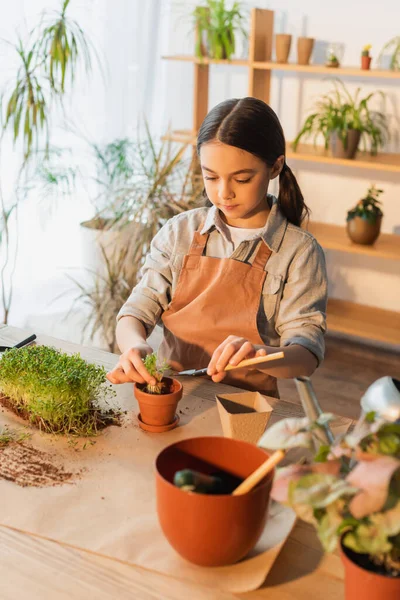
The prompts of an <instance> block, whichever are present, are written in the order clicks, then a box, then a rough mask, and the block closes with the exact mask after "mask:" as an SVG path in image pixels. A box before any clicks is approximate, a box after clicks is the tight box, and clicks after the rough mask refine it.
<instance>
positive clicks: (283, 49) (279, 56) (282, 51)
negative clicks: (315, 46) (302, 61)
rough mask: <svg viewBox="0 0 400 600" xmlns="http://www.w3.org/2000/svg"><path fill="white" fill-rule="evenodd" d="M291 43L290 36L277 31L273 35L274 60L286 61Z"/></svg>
mask: <svg viewBox="0 0 400 600" xmlns="http://www.w3.org/2000/svg"><path fill="white" fill-rule="evenodd" d="M291 44H292V36H291V35H289V34H288V33H278V34H277V35H276V36H275V53H276V62H278V63H287V61H288V58H289V52H290V46H291Z"/></svg>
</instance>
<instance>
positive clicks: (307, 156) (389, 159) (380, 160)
mask: <svg viewBox="0 0 400 600" xmlns="http://www.w3.org/2000/svg"><path fill="white" fill-rule="evenodd" d="M286 156H287V158H291V159H294V160H302V161H306V162H319V163H324V164H330V165H341V166H344V167H356V168H359V169H369V170H371V169H374V170H376V171H389V172H391V173H400V154H395V153H391V152H378V154H377V155H376V156H372V155H371V154H370V153H369V152H357V154H356V157H355V158H353V159H348V158H334V157H333V156H332V155H331V153H330V151H329V150H325V148H324V147H323V146H313V145H312V144H299V145H298V146H297V150H296V152H294V151H293V148H292V145H291V144H289V143H288V144H287V150H286Z"/></svg>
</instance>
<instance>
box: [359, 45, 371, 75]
mask: <svg viewBox="0 0 400 600" xmlns="http://www.w3.org/2000/svg"><path fill="white" fill-rule="evenodd" d="M371 48H372V46H371V44H367V45H366V46H364V48H363V49H362V52H361V68H362V69H364V70H368V69H369V68H370V66H371V60H372V57H371V55H370V53H369V51H370V50H371Z"/></svg>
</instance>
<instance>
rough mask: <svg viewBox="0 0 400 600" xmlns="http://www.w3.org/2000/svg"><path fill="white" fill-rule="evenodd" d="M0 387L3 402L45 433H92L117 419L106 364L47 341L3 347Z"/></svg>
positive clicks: (0, 398)
mask: <svg viewBox="0 0 400 600" xmlns="http://www.w3.org/2000/svg"><path fill="white" fill-rule="evenodd" d="M0 392H1V393H0V402H1V403H2V404H3V405H4V406H6V407H7V408H9V409H11V410H13V411H14V412H15V413H16V414H18V415H19V416H21V417H23V418H25V419H27V420H28V421H29V422H30V423H31V424H32V425H35V426H36V427H38V428H39V429H41V430H42V431H45V432H48V433H63V434H71V435H85V436H86V435H94V434H96V432H97V431H98V430H99V429H101V428H103V427H105V426H106V425H110V424H113V423H117V422H118V418H119V411H118V410H115V409H111V408H110V407H109V405H108V402H109V400H110V399H111V398H112V397H114V396H115V392H114V390H113V389H112V387H111V386H110V385H107V381H106V370H105V369H104V367H98V366H97V365H93V364H89V363H87V362H86V361H85V360H84V359H83V358H81V356H80V355H79V354H73V355H69V354H66V353H64V352H60V351H58V350H56V349H55V348H51V347H48V346H32V347H29V348H19V349H16V348H12V349H10V350H7V351H6V352H4V354H3V356H2V358H1V369H0Z"/></svg>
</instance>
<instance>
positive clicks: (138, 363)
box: [107, 343, 156, 385]
mask: <svg viewBox="0 0 400 600" xmlns="http://www.w3.org/2000/svg"><path fill="white" fill-rule="evenodd" d="M152 352H153V349H152V348H151V347H150V346H149V345H148V344H146V343H143V344H137V345H136V346H134V347H133V348H129V350H127V351H126V352H123V353H122V354H121V356H120V357H119V361H118V363H117V364H116V366H115V367H114V369H113V370H112V371H110V372H109V373H107V379H108V381H111V383H129V382H135V383H149V384H150V385H155V383H156V381H155V379H154V377H152V376H151V375H150V373H149V372H148V370H147V369H146V367H145V366H144V364H143V361H142V358H144V357H145V356H146V355H147V354H151V353H152Z"/></svg>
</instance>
